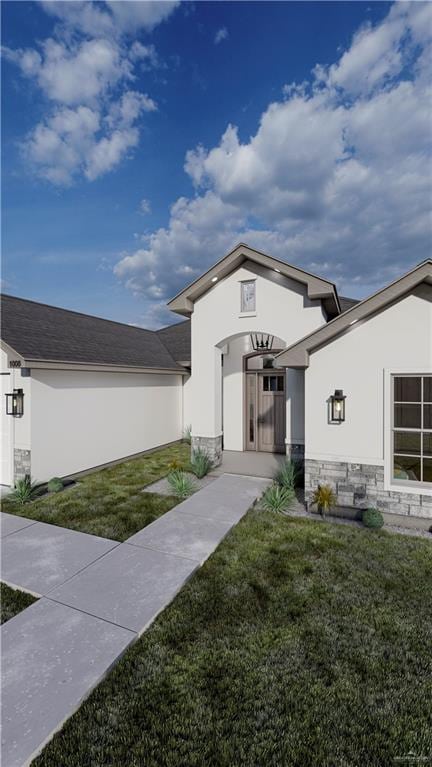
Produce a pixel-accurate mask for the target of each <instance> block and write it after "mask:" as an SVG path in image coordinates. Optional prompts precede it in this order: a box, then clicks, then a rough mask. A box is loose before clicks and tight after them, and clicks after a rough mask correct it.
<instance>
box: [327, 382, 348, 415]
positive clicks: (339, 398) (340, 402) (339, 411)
mask: <svg viewBox="0 0 432 767" xmlns="http://www.w3.org/2000/svg"><path fill="white" fill-rule="evenodd" d="M345 400H346V396H345V395H344V393H343V390H342V389H335V393H334V394H332V395H331V397H330V420H331V422H332V423H342V422H343V421H345Z"/></svg>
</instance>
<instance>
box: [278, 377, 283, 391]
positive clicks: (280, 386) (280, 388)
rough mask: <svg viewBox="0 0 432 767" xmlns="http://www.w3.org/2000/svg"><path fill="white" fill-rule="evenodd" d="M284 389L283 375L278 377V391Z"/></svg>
mask: <svg viewBox="0 0 432 767" xmlns="http://www.w3.org/2000/svg"><path fill="white" fill-rule="evenodd" d="M283 390H284V379H283V376H279V377H278V391H283Z"/></svg>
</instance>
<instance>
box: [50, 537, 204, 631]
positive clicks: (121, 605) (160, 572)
mask: <svg viewBox="0 0 432 767" xmlns="http://www.w3.org/2000/svg"><path fill="white" fill-rule="evenodd" d="M197 566H198V563H197V562H194V561H192V560H190V559H182V558H180V557H175V556H172V555H171V554H163V553H162V552H160V551H152V550H151V549H142V548H138V546H130V545H129V544H128V543H122V544H120V545H119V546H117V548H115V549H114V550H113V551H111V552H110V553H109V554H107V555H106V556H104V557H102V558H101V559H99V561H98V562H95V563H94V564H93V565H92V566H91V567H88V568H86V569H85V570H83V571H82V572H81V573H79V574H78V575H76V576H75V577H74V578H71V579H70V580H69V581H68V582H67V583H65V584H63V586H59V588H56V589H53V591H51V592H50V594H49V598H50V599H53V600H55V601H56V602H61V603H62V604H64V605H68V606H69V607H75V608H76V609H78V610H83V611H84V612H86V613H90V614H91V615H95V616H97V617H98V618H103V619H104V620H107V621H110V622H111V623H115V624H116V625H117V626H123V627H124V628H128V629H130V630H132V631H136V632H137V633H139V634H140V633H142V632H143V631H144V629H146V628H147V626H148V625H149V624H150V623H151V622H152V621H153V620H154V618H155V617H156V615H157V614H158V613H159V612H160V611H161V610H163V609H164V607H166V606H167V605H168V604H169V603H170V602H171V600H172V599H173V598H174V597H175V595H176V594H177V592H178V591H179V589H180V588H181V587H182V586H183V584H184V583H185V581H186V580H187V579H188V578H189V576H190V575H191V574H192V573H193V571H194V570H195V569H196V568H197Z"/></svg>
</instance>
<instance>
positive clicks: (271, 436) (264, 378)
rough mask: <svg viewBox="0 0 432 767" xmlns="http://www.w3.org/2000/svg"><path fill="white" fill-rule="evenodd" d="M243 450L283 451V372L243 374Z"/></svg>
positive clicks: (269, 371) (271, 371) (270, 371)
mask: <svg viewBox="0 0 432 767" xmlns="http://www.w3.org/2000/svg"><path fill="white" fill-rule="evenodd" d="M246 450H260V451H261V450H262V451H264V452H267V453H284V452H285V374H284V372H283V371H281V372H276V371H274V370H268V371H267V370H266V371H258V372H256V373H246Z"/></svg>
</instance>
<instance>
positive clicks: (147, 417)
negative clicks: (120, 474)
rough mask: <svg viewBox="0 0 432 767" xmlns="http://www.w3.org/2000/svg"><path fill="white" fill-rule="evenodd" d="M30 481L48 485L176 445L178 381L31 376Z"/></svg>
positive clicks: (57, 374) (60, 374)
mask: <svg viewBox="0 0 432 767" xmlns="http://www.w3.org/2000/svg"><path fill="white" fill-rule="evenodd" d="M31 380H32V415H31V435H32V441H31V448H32V476H33V477H34V478H35V479H37V480H39V481H43V480H47V479H49V478H50V477H53V476H60V477H61V476H65V475H67V474H72V473H75V472H78V471H82V470H85V469H89V468H92V467H95V466H98V465H100V464H103V463H107V462H109V461H112V460H116V459H119V458H124V457H127V456H129V455H133V454H134V453H138V452H141V451H144V450H148V449H151V448H154V447H157V446H158V445H163V444H165V443H167V442H172V441H174V440H177V439H180V437H181V435H182V377H181V376H179V375H163V374H138V373H93V372H78V371H58V370H56V371H53V370H51V371H43V370H36V369H33V370H32V379H31Z"/></svg>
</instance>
